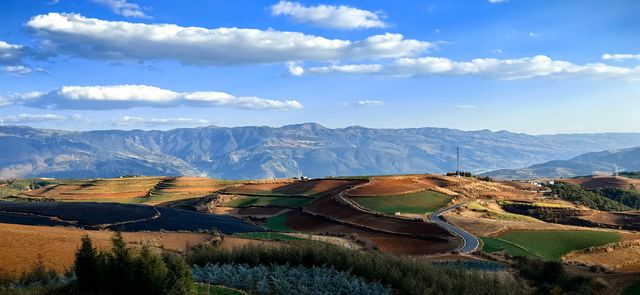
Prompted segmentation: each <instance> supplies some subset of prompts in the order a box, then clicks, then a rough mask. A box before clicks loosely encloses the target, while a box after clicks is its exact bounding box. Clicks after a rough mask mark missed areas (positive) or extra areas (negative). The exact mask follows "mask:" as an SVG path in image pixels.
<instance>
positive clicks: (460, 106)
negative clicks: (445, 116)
mask: <svg viewBox="0 0 640 295" xmlns="http://www.w3.org/2000/svg"><path fill="white" fill-rule="evenodd" d="M455 108H456V109H460V110H475V109H477V108H478V106H476V105H473V104H457V105H455Z"/></svg>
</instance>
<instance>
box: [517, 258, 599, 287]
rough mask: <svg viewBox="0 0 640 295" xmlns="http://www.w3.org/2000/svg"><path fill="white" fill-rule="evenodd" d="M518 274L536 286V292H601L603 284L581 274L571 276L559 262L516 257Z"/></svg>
mask: <svg viewBox="0 0 640 295" xmlns="http://www.w3.org/2000/svg"><path fill="white" fill-rule="evenodd" d="M515 267H516V269H517V270H518V272H519V274H520V276H521V277H522V278H524V279H526V280H528V281H530V282H532V283H533V285H534V286H536V287H537V289H538V290H537V294H575V295H578V294H581V295H590V294H593V295H596V294H601V293H602V289H604V288H605V286H604V285H602V284H601V283H598V281H596V280H593V279H589V278H586V277H582V276H571V275H569V274H568V273H567V271H566V269H565V268H564V266H563V265H562V263H560V262H556V261H542V260H538V259H530V258H527V257H518V258H516V265H515Z"/></svg>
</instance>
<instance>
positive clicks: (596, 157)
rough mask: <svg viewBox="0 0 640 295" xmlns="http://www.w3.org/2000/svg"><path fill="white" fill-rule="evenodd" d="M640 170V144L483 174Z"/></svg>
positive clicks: (536, 175) (555, 174) (554, 174)
mask: <svg viewBox="0 0 640 295" xmlns="http://www.w3.org/2000/svg"><path fill="white" fill-rule="evenodd" d="M616 169H617V170H619V171H625V170H626V171H638V170H640V147H634V148H628V149H620V150H610V151H602V152H592V153H586V154H583V155H580V156H577V157H574V158H571V159H569V160H556V161H550V162H546V163H542V164H536V165H532V166H529V167H527V168H522V169H501V170H496V171H491V172H488V173H484V174H483V175H484V176H489V177H493V178H499V179H531V178H566V177H576V176H582V175H592V174H599V173H609V174H610V173H612V172H613V171H614V170H616Z"/></svg>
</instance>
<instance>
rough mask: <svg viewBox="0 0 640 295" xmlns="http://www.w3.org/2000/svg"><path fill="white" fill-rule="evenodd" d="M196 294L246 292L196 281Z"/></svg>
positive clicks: (227, 294) (241, 294)
mask: <svg viewBox="0 0 640 295" xmlns="http://www.w3.org/2000/svg"><path fill="white" fill-rule="evenodd" d="M196 294H199V295H200V294H202V295H243V294H246V293H244V292H241V291H239V290H235V289H231V288H227V287H222V286H211V285H209V284H202V283H196Z"/></svg>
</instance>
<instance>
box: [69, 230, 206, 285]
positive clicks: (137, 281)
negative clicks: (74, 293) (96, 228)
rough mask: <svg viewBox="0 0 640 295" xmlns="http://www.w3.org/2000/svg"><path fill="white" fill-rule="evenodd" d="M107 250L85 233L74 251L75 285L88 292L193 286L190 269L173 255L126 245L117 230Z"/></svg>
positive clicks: (145, 247)
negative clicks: (97, 247)
mask: <svg viewBox="0 0 640 295" xmlns="http://www.w3.org/2000/svg"><path fill="white" fill-rule="evenodd" d="M112 244H113V247H112V249H111V252H110V253H104V252H99V251H98V250H97V249H96V248H94V247H93V244H92V242H91V239H90V238H89V237H88V236H84V237H83V238H82V246H81V247H80V248H79V249H78V251H77V252H76V260H75V263H74V268H75V273H76V277H77V286H78V289H79V291H80V292H81V293H88V294H188V293H190V292H191V291H192V290H193V280H192V278H191V272H190V271H189V267H188V266H187V265H186V263H185V262H184V260H183V259H182V258H181V257H179V256H175V255H167V256H164V257H161V256H160V255H158V254H155V253H153V252H152V251H151V250H150V249H149V247H148V246H146V245H145V246H143V247H142V249H141V250H140V251H133V250H132V249H130V248H128V247H127V245H126V242H125V241H124V239H123V238H122V235H121V234H120V233H116V234H115V235H114V237H113V239H112Z"/></svg>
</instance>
